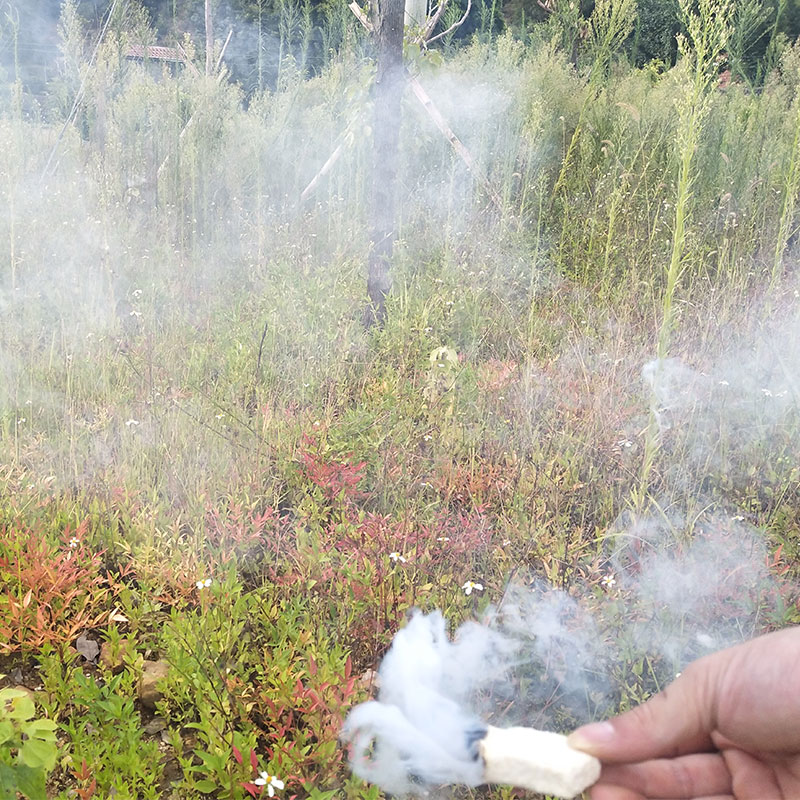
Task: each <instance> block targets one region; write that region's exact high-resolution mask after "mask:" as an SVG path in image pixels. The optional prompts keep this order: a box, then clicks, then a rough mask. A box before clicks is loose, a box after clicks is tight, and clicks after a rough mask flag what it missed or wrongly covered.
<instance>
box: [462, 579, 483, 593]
mask: <svg viewBox="0 0 800 800" xmlns="http://www.w3.org/2000/svg"><path fill="white" fill-rule="evenodd" d="M461 588H462V589H463V590H464V594H472V590H473V589H474V590H475V591H476V592H482V591H483V584H482V583H476V582H475V581H467V582H466V583H465V584H464V585H463V586H462V587H461Z"/></svg>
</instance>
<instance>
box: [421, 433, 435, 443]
mask: <svg viewBox="0 0 800 800" xmlns="http://www.w3.org/2000/svg"><path fill="white" fill-rule="evenodd" d="M422 438H423V439H424V440H425V441H426V442H429V441H430V440H431V439H433V436H431V435H430V434H429V433H426V434H425V435H424V436H423V437H422Z"/></svg>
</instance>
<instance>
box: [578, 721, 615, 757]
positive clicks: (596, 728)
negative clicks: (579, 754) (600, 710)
mask: <svg viewBox="0 0 800 800" xmlns="http://www.w3.org/2000/svg"><path fill="white" fill-rule="evenodd" d="M615 736H616V732H615V731H614V726H613V725H612V724H611V723H610V722H593V723H592V724H591V725H584V726H583V727H582V728H578V730H576V731H573V732H572V733H571V734H570V735H569V737H567V744H568V745H569V746H570V747H573V748H575V749H576V750H585V751H587V752H589V753H591V752H592V751H593V750H594V749H595V748H596V747H602V746H603V745H606V744H608V743H609V742H611V741H612V740H613V739H614V737H615Z"/></svg>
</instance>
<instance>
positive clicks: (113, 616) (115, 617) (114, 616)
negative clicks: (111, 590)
mask: <svg viewBox="0 0 800 800" xmlns="http://www.w3.org/2000/svg"><path fill="white" fill-rule="evenodd" d="M108 621H109V622H128V621H129V620H128V618H127V617H126V616H125V615H124V614H120V613H119V606H114V609H113V611H112V612H111V613H110V614H109V615H108Z"/></svg>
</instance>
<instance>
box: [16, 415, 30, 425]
mask: <svg viewBox="0 0 800 800" xmlns="http://www.w3.org/2000/svg"><path fill="white" fill-rule="evenodd" d="M27 421H28V420H27V419H25V417H20V418H19V419H18V420H17V425H22V424H23V423H25V422H27Z"/></svg>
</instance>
